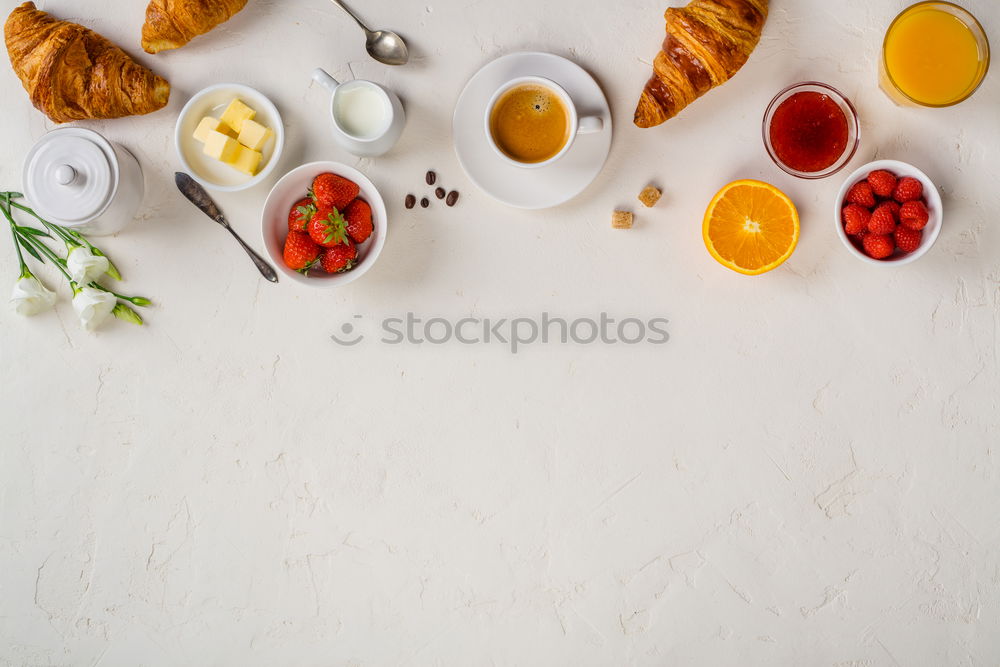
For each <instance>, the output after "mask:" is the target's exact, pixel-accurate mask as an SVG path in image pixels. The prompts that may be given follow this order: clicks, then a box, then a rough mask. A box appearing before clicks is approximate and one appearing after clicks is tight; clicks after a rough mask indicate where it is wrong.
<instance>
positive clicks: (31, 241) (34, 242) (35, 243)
mask: <svg viewBox="0 0 1000 667" xmlns="http://www.w3.org/2000/svg"><path fill="white" fill-rule="evenodd" d="M14 233H15V235H16V236H18V237H20V238H21V239H22V240H23V241H26V242H27V243H28V245H30V246H32V247H33V248H35V250H37V251H38V252H40V253H42V254H43V255H45V256H46V257H47V258H48V259H49V261H50V262H52V263H53V264H55V265H56V268H58V269H59V271H61V272H62V274H63V275H64V276H66V280H68V281H69V283H70V285H71V286H72V287H73V291H74V292H75V291H76V283H75V282H73V277H72V276H70V275H69V271H67V270H66V260H65V259H63V258H62V257H60V256H59V255H57V254H56V253H55V252H54V251H53V250H52V248H50V247H48V246H47V245H45V244H44V243H42V242H41V241H40V240H39V239H38V237H36V236H33V235H31V234H25V233H24V232H22V231H21V228H20V227H18V226H17V225H14Z"/></svg>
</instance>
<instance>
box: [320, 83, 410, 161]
mask: <svg viewBox="0 0 1000 667" xmlns="http://www.w3.org/2000/svg"><path fill="white" fill-rule="evenodd" d="M312 78H313V80H314V81H316V82H317V83H319V84H320V85H322V86H323V87H324V88H326V89H327V90H329V91H330V93H331V95H330V120H331V122H332V124H333V138H334V140H335V141H336V142H337V143H338V144H340V146H342V147H343V148H344V149H345V150H346V151H348V152H349V153H352V154H354V155H358V156H360V157H375V156H377V155H382V154H384V153H386V152H388V151H389V149H391V148H392V147H393V146H394V145H396V141H397V140H398V139H399V135H401V134H402V133H403V126H404V125H405V124H406V114H405V113H404V112H403V104H402V103H401V102H400V101H399V98H398V97H396V95H395V94H394V93H393V92H392V91H390V90H386V89H385V88H383V87H382V86H380V85H378V84H377V83H375V82H373V81H365V80H363V79H356V80H354V81H347V82H345V83H340V82H339V81H337V80H336V79H334V78H333V77H332V76H330V75H329V74H328V73H327V72H326V70H324V69H322V68H319V67H318V68H316V69H315V70H313V74H312Z"/></svg>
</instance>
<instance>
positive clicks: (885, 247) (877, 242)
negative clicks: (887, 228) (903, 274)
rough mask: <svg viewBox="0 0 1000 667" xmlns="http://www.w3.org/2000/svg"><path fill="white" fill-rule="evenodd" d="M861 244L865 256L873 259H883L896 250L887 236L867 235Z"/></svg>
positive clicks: (890, 238)
mask: <svg viewBox="0 0 1000 667" xmlns="http://www.w3.org/2000/svg"><path fill="white" fill-rule="evenodd" d="M863 244H864V250H865V254H866V255H868V256H869V257H874V258H875V259H885V258H886V257H888V256H889V255H891V254H892V253H893V252H894V251H895V250H896V244H895V243H894V242H893V240H892V237H891V236H889V235H888V234H868V235H867V236H865V238H864V241H863Z"/></svg>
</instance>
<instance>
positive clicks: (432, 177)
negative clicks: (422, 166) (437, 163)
mask: <svg viewBox="0 0 1000 667" xmlns="http://www.w3.org/2000/svg"><path fill="white" fill-rule="evenodd" d="M437 179H438V175H437V174H435V173H434V172H433V171H428V172H427V185H434V184H435V183H437Z"/></svg>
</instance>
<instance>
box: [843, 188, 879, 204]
mask: <svg viewBox="0 0 1000 667" xmlns="http://www.w3.org/2000/svg"><path fill="white" fill-rule="evenodd" d="M846 200H847V203H849V204H857V205H858V206H864V207H865V208H867V209H872V208H875V194H874V193H873V192H872V186H870V185H868V181H858V182H857V183H855V184H854V185H852V186H851V189H850V190H848V191H847V197H846Z"/></svg>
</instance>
